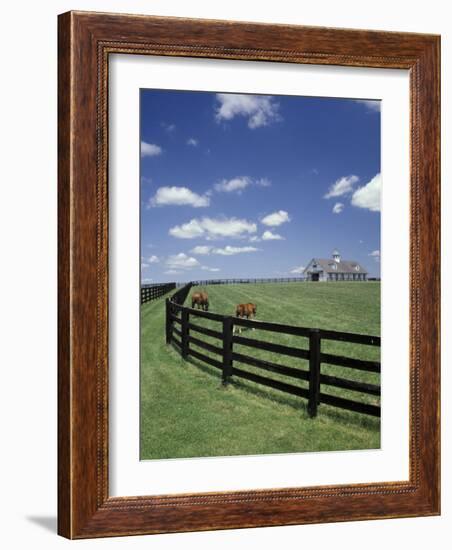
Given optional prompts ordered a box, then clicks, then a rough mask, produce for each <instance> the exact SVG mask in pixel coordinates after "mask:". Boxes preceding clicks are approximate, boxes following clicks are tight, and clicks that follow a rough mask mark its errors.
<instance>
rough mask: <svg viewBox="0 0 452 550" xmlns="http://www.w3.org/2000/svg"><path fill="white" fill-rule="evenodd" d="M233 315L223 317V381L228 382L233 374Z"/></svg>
mask: <svg viewBox="0 0 452 550" xmlns="http://www.w3.org/2000/svg"><path fill="white" fill-rule="evenodd" d="M232 323H233V319H232V317H223V374H222V383H223V385H224V386H226V384H228V382H230V380H231V376H232Z"/></svg>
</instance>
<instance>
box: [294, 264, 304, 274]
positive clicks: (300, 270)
mask: <svg viewBox="0 0 452 550" xmlns="http://www.w3.org/2000/svg"><path fill="white" fill-rule="evenodd" d="M304 269H305V268H304V266H303V265H300V266H299V267H294V268H293V269H291V270H290V272H291V273H294V274H295V275H300V274H301V273H303V271H304Z"/></svg>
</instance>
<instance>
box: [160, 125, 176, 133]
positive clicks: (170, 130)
mask: <svg viewBox="0 0 452 550" xmlns="http://www.w3.org/2000/svg"><path fill="white" fill-rule="evenodd" d="M161 126H162V128H165V130H166V131H167V132H168V133H169V134H171V132H174V130H175V129H176V125H175V124H170V123H168V122H162V123H161Z"/></svg>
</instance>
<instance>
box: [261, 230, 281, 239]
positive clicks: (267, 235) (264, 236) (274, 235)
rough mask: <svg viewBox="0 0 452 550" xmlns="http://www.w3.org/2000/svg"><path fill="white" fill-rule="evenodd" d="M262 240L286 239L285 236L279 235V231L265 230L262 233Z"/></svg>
mask: <svg viewBox="0 0 452 550" xmlns="http://www.w3.org/2000/svg"><path fill="white" fill-rule="evenodd" d="M262 240H263V241H282V240H284V237H281V235H278V233H272V232H271V231H268V230H267V231H264V233H263V234H262Z"/></svg>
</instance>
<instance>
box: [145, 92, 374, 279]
mask: <svg viewBox="0 0 452 550" xmlns="http://www.w3.org/2000/svg"><path fill="white" fill-rule="evenodd" d="M140 116H141V130H140V133H141V135H140V141H141V183H140V184H141V273H142V282H143V283H146V282H165V281H188V280H193V279H200V278H202V279H206V278H233V277H288V276H298V275H299V274H300V272H301V270H302V268H303V267H305V266H306V265H307V264H308V263H309V260H310V259H311V258H313V257H317V258H329V257H331V253H332V251H333V249H335V248H337V249H338V250H339V251H340V253H341V255H342V257H343V258H344V259H348V260H355V261H358V262H360V263H361V264H362V265H363V266H364V267H365V268H366V269H367V270H368V272H369V275H370V276H379V275H380V103H379V102H378V101H357V100H352V99H334V98H311V97H294V96H263V95H242V94H220V93H210V92H185V91H183V92H179V91H162V90H148V89H146V90H141V112H140Z"/></svg>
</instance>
